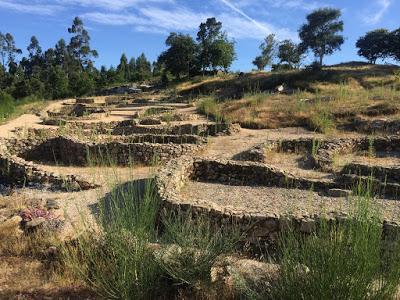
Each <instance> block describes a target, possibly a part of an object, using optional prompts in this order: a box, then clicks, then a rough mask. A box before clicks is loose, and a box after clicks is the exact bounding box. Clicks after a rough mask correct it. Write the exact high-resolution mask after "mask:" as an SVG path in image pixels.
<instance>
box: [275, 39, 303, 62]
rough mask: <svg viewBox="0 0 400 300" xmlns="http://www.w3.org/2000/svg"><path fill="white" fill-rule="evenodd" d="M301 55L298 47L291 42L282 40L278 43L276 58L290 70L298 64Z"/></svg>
mask: <svg viewBox="0 0 400 300" xmlns="http://www.w3.org/2000/svg"><path fill="white" fill-rule="evenodd" d="M301 55H302V54H301V51H300V49H299V45H297V44H295V43H294V42H292V41H291V40H284V41H282V42H280V43H279V47H278V58H279V60H280V63H287V64H288V65H289V67H290V68H293V67H294V66H298V65H299V64H300V61H301Z"/></svg>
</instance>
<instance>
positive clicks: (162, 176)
mask: <svg viewBox="0 0 400 300" xmlns="http://www.w3.org/2000/svg"><path fill="white" fill-rule="evenodd" d="M227 172H228V173H227ZM275 175H276V177H275ZM283 176H285V177H286V176H287V175H286V174H283V173H282V172H280V171H278V170H274V169H271V168H265V167H264V166H261V165H260V164H257V163H238V162H234V161H212V160H202V159H196V158H191V157H187V156H184V157H181V158H180V159H176V160H172V161H170V162H169V163H168V164H167V166H166V167H165V168H163V169H161V170H160V171H159V174H158V175H157V176H156V179H155V184H156V188H157V192H158V195H159V197H160V198H161V200H162V205H163V210H166V211H175V212H179V211H189V212H191V213H192V214H193V216H196V215H205V216H207V217H208V218H210V219H211V220H212V221H213V222H214V223H216V224H218V225H223V226H227V225H229V224H231V225H232V224H234V226H236V227H238V228H239V230H240V231H241V232H243V233H244V234H245V239H246V240H247V241H248V242H250V243H255V244H258V243H259V242H260V240H261V241H264V242H267V243H270V244H276V242H277V239H278V237H279V234H280V232H281V231H282V230H285V229H287V228H288V225H289V224H292V225H293V226H294V227H295V228H296V229H297V230H298V231H300V232H302V233H311V232H312V231H314V230H315V228H316V227H317V226H318V223H319V222H320V216H292V215H288V214H285V215H276V214H270V215H269V214H244V213H243V212H236V211H234V210H232V209H231V208H225V207H216V206H214V205H213V204H211V203H210V205H208V206H207V205H205V204H203V203H202V204H200V203H198V202H196V200H194V201H190V202H188V201H186V200H185V199H183V198H182V197H181V196H180V192H181V189H182V187H184V185H185V183H186V182H188V181H189V180H196V179H206V180H212V181H220V182H224V183H227V184H229V183H232V182H231V181H230V180H231V179H234V180H235V182H236V180H238V181H237V182H236V183H237V184H238V183H239V182H240V183H241V184H257V183H259V184H260V183H261V184H265V185H276V184H278V185H281V184H283V182H282V180H283ZM290 179H291V180H293V181H294V182H295V183H299V184H300V185H301V183H303V184H305V185H304V186H303V187H306V186H307V185H308V183H304V182H302V181H298V182H297V181H296V178H290ZM326 217H327V218H329V219H331V220H332V222H343V221H345V220H346V218H348V216H347V215H346V214H342V213H329V214H328V215H326V216H324V218H326ZM382 232H383V235H384V236H385V237H387V238H390V236H392V235H393V234H394V233H396V234H397V233H399V232H400V225H399V224H397V223H392V222H383V231H382ZM258 245H259V244H258Z"/></svg>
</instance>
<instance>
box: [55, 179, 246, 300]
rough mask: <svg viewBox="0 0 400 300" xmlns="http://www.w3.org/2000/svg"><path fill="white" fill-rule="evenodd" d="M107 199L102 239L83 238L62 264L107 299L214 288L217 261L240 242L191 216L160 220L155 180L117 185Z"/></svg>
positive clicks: (66, 253)
mask: <svg viewBox="0 0 400 300" xmlns="http://www.w3.org/2000/svg"><path fill="white" fill-rule="evenodd" d="M103 200H104V201H102V202H101V205H100V207H99V219H98V225H99V226H100V229H101V233H102V234H101V236H100V237H98V238H97V237H96V236H97V235H96V234H93V233H92V232H87V233H84V234H82V235H81V236H80V237H79V238H78V240H76V242H74V244H70V245H66V247H65V248H64V249H63V251H62V252H63V254H62V261H63V264H64V268H65V269H66V271H70V272H71V271H72V273H73V274H74V276H76V277H77V278H78V279H81V280H83V281H84V282H86V283H87V284H88V285H89V286H90V287H92V288H93V289H94V290H95V291H96V292H97V293H98V294H99V295H100V296H102V297H104V298H107V299H160V298H162V299H174V298H175V297H176V296H178V295H179V291H180V289H182V288H187V289H190V288H192V286H193V285H195V284H196V285H197V284H203V285H206V284H209V283H210V271H211V266H212V265H213V264H214V263H215V260H216V258H217V257H218V256H219V255H220V254H221V253H229V252H232V251H233V248H234V246H235V245H236V243H237V241H238V238H239V237H238V235H237V234H236V232H235V231H234V230H226V229H221V228H216V227H214V226H213V225H211V223H210V221H208V220H206V219H205V218H202V217H198V218H197V217H196V219H194V218H192V216H191V214H190V213H189V212H188V213H183V212H177V213H176V214H163V217H162V218H158V217H159V212H160V200H159V198H158V197H157V195H156V193H155V190H154V187H153V185H152V182H151V181H145V182H144V181H139V182H130V183H127V184H124V185H122V186H116V187H115V188H114V189H113V190H112V191H111V193H110V194H109V195H108V196H107V197H106V198H105V199H103ZM159 221H161V223H159ZM158 226H160V227H162V230H159V228H158ZM155 242H157V243H159V244H155ZM174 296H175V297H174Z"/></svg>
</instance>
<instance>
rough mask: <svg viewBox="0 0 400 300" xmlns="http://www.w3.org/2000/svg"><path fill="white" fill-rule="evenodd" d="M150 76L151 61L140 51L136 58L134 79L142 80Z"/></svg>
mask: <svg viewBox="0 0 400 300" xmlns="http://www.w3.org/2000/svg"><path fill="white" fill-rule="evenodd" d="M150 78H151V63H150V62H149V61H148V60H147V58H146V55H145V54H144V53H142V54H141V55H140V56H139V57H138V58H137V59H136V79H137V80H138V81H144V80H148V79H150Z"/></svg>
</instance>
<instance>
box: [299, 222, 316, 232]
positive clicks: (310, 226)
mask: <svg viewBox="0 0 400 300" xmlns="http://www.w3.org/2000/svg"><path fill="white" fill-rule="evenodd" d="M314 230H315V220H314V219H309V218H307V219H302V220H301V223H300V232H302V233H312V232H313V231H314Z"/></svg>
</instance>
